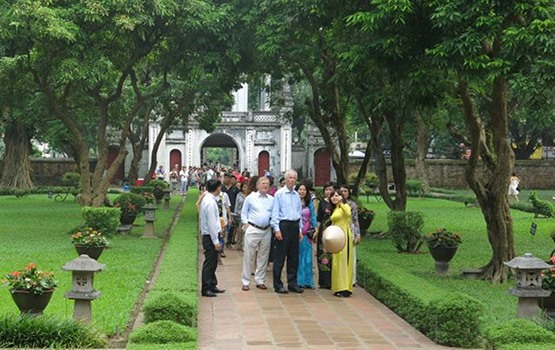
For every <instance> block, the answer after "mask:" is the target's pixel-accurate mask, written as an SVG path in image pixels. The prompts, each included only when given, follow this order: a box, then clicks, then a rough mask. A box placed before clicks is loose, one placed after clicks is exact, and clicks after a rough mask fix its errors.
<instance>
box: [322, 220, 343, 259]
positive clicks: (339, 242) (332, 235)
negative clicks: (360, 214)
mask: <svg viewBox="0 0 555 350" xmlns="http://www.w3.org/2000/svg"><path fill="white" fill-rule="evenodd" d="M345 241H346V238H345V232H343V229H341V227H339V226H336V225H331V226H329V227H328V228H326V229H325V230H324V233H323V235H322V242H323V243H324V248H325V249H326V251H328V252H330V253H338V252H340V251H341V250H343V248H344V247H345Z"/></svg>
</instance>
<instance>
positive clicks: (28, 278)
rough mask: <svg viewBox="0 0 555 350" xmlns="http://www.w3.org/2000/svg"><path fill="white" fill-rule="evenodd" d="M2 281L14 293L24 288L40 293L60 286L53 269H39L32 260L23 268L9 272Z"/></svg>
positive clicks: (24, 289)
mask: <svg viewBox="0 0 555 350" xmlns="http://www.w3.org/2000/svg"><path fill="white" fill-rule="evenodd" d="M2 282H3V283H4V285H7V286H8V287H9V288H10V291H11V292H12V293H14V291H16V290H23V291H29V292H31V293H33V294H38V295H41V294H43V293H44V292H47V291H50V290H52V289H55V288H56V287H57V286H58V281H56V280H55V279H54V274H53V273H52V271H42V270H39V269H38V268H37V266H36V265H35V264H34V263H32V262H30V263H29V264H27V266H25V268H24V269H23V270H17V271H13V272H10V273H8V274H7V275H6V278H4V279H3V280H2Z"/></svg>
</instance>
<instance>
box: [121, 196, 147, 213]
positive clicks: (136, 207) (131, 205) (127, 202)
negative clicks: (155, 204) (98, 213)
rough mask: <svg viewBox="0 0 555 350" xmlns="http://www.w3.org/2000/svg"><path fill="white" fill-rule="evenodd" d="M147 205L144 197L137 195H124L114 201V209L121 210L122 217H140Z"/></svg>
mask: <svg viewBox="0 0 555 350" xmlns="http://www.w3.org/2000/svg"><path fill="white" fill-rule="evenodd" d="M145 204H146V201H145V199H144V198H143V196H141V195H139V194H136V193H122V194H120V195H119V196H117V197H116V199H114V207H116V208H120V210H121V214H122V215H131V216H133V215H135V216H136V215H139V214H140V213H142V211H143V207H144V206H145Z"/></svg>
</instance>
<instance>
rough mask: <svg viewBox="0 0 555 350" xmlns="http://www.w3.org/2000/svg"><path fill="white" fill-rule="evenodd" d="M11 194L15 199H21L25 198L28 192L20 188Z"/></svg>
mask: <svg viewBox="0 0 555 350" xmlns="http://www.w3.org/2000/svg"><path fill="white" fill-rule="evenodd" d="M12 193H13V195H14V196H15V197H16V198H21V197H25V196H26V195H28V194H29V193H30V191H29V190H25V189H21V188H16V189H14V190H13V191H12Z"/></svg>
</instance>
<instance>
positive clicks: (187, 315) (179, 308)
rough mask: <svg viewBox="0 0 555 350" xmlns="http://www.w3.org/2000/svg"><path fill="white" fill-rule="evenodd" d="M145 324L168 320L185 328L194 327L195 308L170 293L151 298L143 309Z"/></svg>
mask: <svg viewBox="0 0 555 350" xmlns="http://www.w3.org/2000/svg"><path fill="white" fill-rule="evenodd" d="M143 312H144V314H145V323H150V322H155V321H160V320H170V321H175V322H177V323H180V324H182V325H185V326H191V327H193V326H195V325H196V318H197V316H196V306H195V305H191V304H189V303H187V301H186V300H185V299H183V298H181V297H179V296H178V295H176V294H174V293H170V292H165V293H161V294H160V295H158V296H157V297H154V298H151V299H149V300H148V301H147V303H146V304H145V305H144V307H143Z"/></svg>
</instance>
